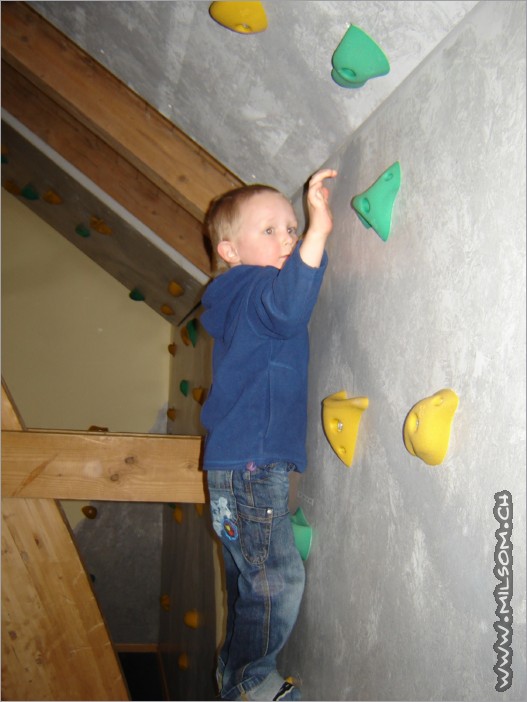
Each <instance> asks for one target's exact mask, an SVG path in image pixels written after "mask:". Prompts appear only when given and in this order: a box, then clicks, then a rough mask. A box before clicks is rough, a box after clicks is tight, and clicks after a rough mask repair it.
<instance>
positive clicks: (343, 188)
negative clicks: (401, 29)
mask: <svg viewBox="0 0 527 702" xmlns="http://www.w3.org/2000/svg"><path fill="white" fill-rule="evenodd" d="M328 128H330V126H328ZM396 160H399V161H400V163H401V167H402V187H401V191H400V193H399V196H398V199H397V202H396V206H395V210H394V221H393V226H392V234H391V238H390V239H389V240H388V242H387V243H384V242H383V241H381V239H380V238H379V237H378V236H377V235H376V234H375V233H374V232H373V231H372V230H366V229H365V228H364V227H363V226H362V224H361V223H360V222H359V220H358V218H357V216H356V215H355V214H354V212H353V211H352V210H351V208H350V200H351V198H352V196H353V195H355V194H357V193H360V192H362V191H363V190H364V189H365V188H366V187H368V186H369V185H370V184H371V183H372V182H373V181H374V180H375V179H376V178H377V177H378V176H379V175H380V174H381V173H382V172H383V171H384V170H385V169H386V168H387V167H388V166H390V165H391V164H392V163H393V162H394V161H396ZM328 163H329V164H330V165H331V166H334V167H336V168H337V169H338V170H339V173H340V175H339V178H338V182H337V183H336V184H335V185H334V187H333V192H332V202H333V208H334V213H335V229H334V233H333V235H332V237H331V240H330V242H329V246H328V251H329V256H330V265H329V269H328V271H327V274H326V278H325V280H324V284H323V288H322V293H321V297H320V300H319V302H318V305H317V308H316V310H315V314H314V317H313V320H312V326H311V353H312V363H311V371H310V402H311V415H310V422H309V454H310V461H311V466H310V470H309V472H308V473H307V474H306V475H305V476H304V477H303V478H302V481H301V482H300V486H299V499H300V504H302V506H303V508H304V512H305V513H306V516H307V518H308V520H309V521H310V522H311V523H312V524H313V526H314V528H315V539H314V545H313V549H312V552H311V555H310V558H309V560H308V562H307V589H306V593H305V598H304V601H303V605H302V609H301V614H300V618H299V621H298V624H297V627H296V629H295V631H294V633H293V636H292V639H291V641H290V642H289V644H288V647H287V648H286V650H285V652H284V655H283V670H284V672H285V673H286V674H297V675H299V677H300V678H301V679H302V683H303V691H304V697H305V699H310V700H358V699H360V700H385V699H390V700H394V699H404V700H428V699H430V700H497V699H501V700H513V699H514V700H518V699H525V696H526V688H525V443H524V439H525V323H524V317H525V3H523V2H480V3H479V4H478V5H477V6H476V8H475V9H474V10H473V11H472V12H471V13H469V15H468V16H467V17H466V18H465V20H464V21H463V22H462V23H461V24H460V25H459V26H458V27H457V28H456V29H455V30H454V31H453V32H452V33H451V35H449V36H448V37H447V38H446V40H445V41H444V42H443V43H442V44H441V45H439V47H438V48H437V49H436V50H435V51H434V52H433V54H432V55H431V56H429V57H428V59H427V60H426V61H425V62H424V63H423V64H422V65H421V66H419V67H418V69H417V70H416V71H414V73H413V74H412V75H410V76H409V78H408V79H407V80H406V81H405V82H404V83H403V84H402V86H401V87H400V88H399V89H398V90H397V91H396V93H395V94H394V95H392V97H391V98H390V99H389V100H387V101H386V102H385V103H384V104H383V105H382V106H381V107H380V108H379V109H378V110H377V111H376V113H374V115H373V116H372V117H371V118H370V119H369V120H368V121H367V122H366V123H365V124H364V125H363V127H361V129H360V130H359V131H358V132H357V133H356V134H355V135H354V136H353V138H352V139H351V140H350V142H349V143H348V144H347V145H346V146H345V147H344V148H343V149H342V150H340V151H339V152H338V153H337V154H335V155H334V157H333V158H331V159H330V161H329V162H328ZM443 387H451V388H453V389H454V390H455V391H456V392H457V394H458V395H459V398H460V404H459V409H458V411H457V413H456V415H455V417H454V422H453V425H452V435H451V441H450V448H449V452H448V454H447V458H446V460H445V462H444V463H443V465H441V466H437V467H430V466H427V465H425V464H424V463H423V462H422V461H420V460H419V459H418V458H415V457H413V456H410V454H409V453H408V452H407V451H406V449H405V447H404V444H403V441H402V426H403V422H404V419H405V417H406V414H407V412H408V411H409V409H410V408H411V407H412V406H413V404H414V403H415V402H417V401H418V400H420V399H422V398H424V397H427V396H428V395H431V394H433V393H434V392H436V391H437V390H439V389H441V388H443ZM338 390H346V391H347V392H348V394H349V395H350V396H357V395H367V396H368V397H369V399H370V407H369V409H368V410H367V411H366V412H365V413H364V415H363V419H362V424H361V427H360V432H359V439H358V444H357V450H356V453H355V459H354V463H353V465H352V467H351V468H350V469H348V468H346V467H345V466H344V464H343V463H341V462H340V460H339V459H338V458H337V456H336V455H335V454H334V453H333V451H332V450H331V448H330V446H329V444H328V443H327V441H326V439H325V437H324V435H323V431H322V425H321V420H320V403H321V401H322V400H323V398H324V397H326V396H328V395H329V394H331V393H333V392H336V391H338ZM500 490H509V491H510V492H511V494H512V497H513V500H514V509H515V513H514V531H513V544H514V597H513V607H514V640H513V651H514V658H513V671H514V682H513V685H512V688H511V689H509V690H508V691H507V692H505V693H498V692H496V691H495V689H494V686H495V684H496V682H497V679H496V675H495V673H494V672H493V666H494V665H495V663H496V654H495V653H494V651H493V644H494V642H495V641H496V634H495V632H494V630H493V623H494V621H495V620H496V616H495V608H496V603H495V601H494V597H493V590H494V587H495V586H496V584H497V581H496V579H495V577H494V575H493V566H494V547H495V544H496V538H495V534H494V533H495V530H496V529H497V527H498V524H497V522H496V520H495V519H494V517H493V505H494V494H495V493H496V492H497V491H500Z"/></svg>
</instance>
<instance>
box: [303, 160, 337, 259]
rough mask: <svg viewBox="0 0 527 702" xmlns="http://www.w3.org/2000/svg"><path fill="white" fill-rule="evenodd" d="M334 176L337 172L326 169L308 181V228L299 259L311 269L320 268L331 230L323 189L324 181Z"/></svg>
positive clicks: (327, 203) (327, 205)
mask: <svg viewBox="0 0 527 702" xmlns="http://www.w3.org/2000/svg"><path fill="white" fill-rule="evenodd" d="M336 175H337V171H334V170H332V169H330V168H326V169H325V170H322V171H318V173H315V175H314V176H312V177H311V179H310V181H309V186H308V190H307V208H308V214H309V227H308V230H307V232H306V233H305V234H304V236H303V238H302V243H301V244H300V258H301V259H302V261H303V262H304V263H305V264H306V265H308V266H311V268H318V267H319V266H320V263H321V262H322V256H323V255H324V248H325V246H326V241H327V238H328V236H329V235H330V234H331V230H332V228H333V218H332V216H331V210H330V208H329V202H328V200H329V191H328V189H327V188H326V187H324V179H325V178H335V176H336Z"/></svg>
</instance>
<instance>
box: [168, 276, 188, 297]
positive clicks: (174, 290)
mask: <svg viewBox="0 0 527 702" xmlns="http://www.w3.org/2000/svg"><path fill="white" fill-rule="evenodd" d="M168 292H169V293H170V294H171V295H173V296H174V297H180V296H181V295H183V292H184V290H183V286H182V285H180V284H179V283H176V281H175V280H172V281H171V282H170V283H169V284H168Z"/></svg>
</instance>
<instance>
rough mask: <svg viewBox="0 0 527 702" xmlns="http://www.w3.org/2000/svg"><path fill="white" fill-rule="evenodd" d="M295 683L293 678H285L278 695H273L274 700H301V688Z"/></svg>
mask: <svg viewBox="0 0 527 702" xmlns="http://www.w3.org/2000/svg"><path fill="white" fill-rule="evenodd" d="M293 683H294V680H293V678H286V679H285V680H284V684H283V685H282V687H281V688H280V689H279V690H278V692H277V693H276V695H275V696H274V697H273V701H274V700H301V699H302V695H301V694H300V690H299V688H298V687H296V685H294V684H293Z"/></svg>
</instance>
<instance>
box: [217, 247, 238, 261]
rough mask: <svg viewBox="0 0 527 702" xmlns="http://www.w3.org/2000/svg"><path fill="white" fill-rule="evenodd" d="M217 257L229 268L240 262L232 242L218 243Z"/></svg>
mask: <svg viewBox="0 0 527 702" xmlns="http://www.w3.org/2000/svg"><path fill="white" fill-rule="evenodd" d="M217 251H218V255H219V257H220V258H222V259H223V260H224V261H225V263H228V264H229V265H230V266H233V265H235V264H236V263H239V262H240V257H239V256H238V252H237V251H236V246H235V245H234V244H233V242H232V241H220V243H219V244H218V247H217Z"/></svg>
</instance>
